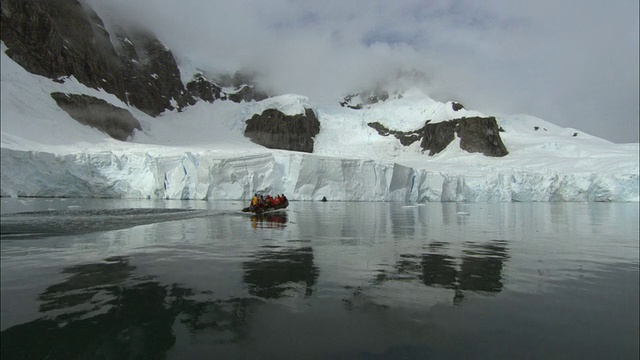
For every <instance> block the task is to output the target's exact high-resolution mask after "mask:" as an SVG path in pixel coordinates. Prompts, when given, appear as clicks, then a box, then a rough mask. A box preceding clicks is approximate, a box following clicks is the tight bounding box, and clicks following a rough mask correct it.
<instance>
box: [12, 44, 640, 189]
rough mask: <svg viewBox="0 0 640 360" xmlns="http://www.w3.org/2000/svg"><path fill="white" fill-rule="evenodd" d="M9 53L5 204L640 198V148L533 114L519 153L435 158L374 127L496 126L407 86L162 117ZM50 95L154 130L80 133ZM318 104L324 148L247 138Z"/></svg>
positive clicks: (454, 150)
mask: <svg viewBox="0 0 640 360" xmlns="http://www.w3.org/2000/svg"><path fill="white" fill-rule="evenodd" d="M5 51H6V47H5V46H4V44H2V51H1V54H0V56H1V57H2V59H1V60H2V61H1V65H2V77H1V80H2V81H1V86H2V88H1V91H0V96H1V103H2V106H1V107H0V111H1V117H2V121H1V122H0V125H1V138H0V145H1V146H0V160H1V161H0V175H1V184H0V195H1V196H3V197H80V198H86V197H94V198H142V199H146V198H150V199H201V200H247V201H248V199H249V198H250V197H251V196H252V195H253V194H254V193H255V192H270V193H284V194H286V195H287V197H288V198H289V199H291V200H301V201H310V200H320V199H322V198H323V197H326V198H327V199H328V200H331V201H404V202H430V201H435V202H507V201H567V202H569V201H570V202H591V201H611V202H638V201H639V190H638V188H639V170H638V169H639V165H638V164H639V154H638V153H639V144H635V143H634V144H613V143H611V142H609V141H606V140H603V139H600V138H597V137H595V136H591V135H589V134H586V133H583V132H581V131H579V130H576V129H570V128H561V127H558V126H556V125H554V124H551V123H548V122H546V121H544V120H542V119H539V118H537V117H534V116H530V115H510V116H502V117H496V119H497V122H498V125H499V126H500V127H501V128H502V129H503V130H504V132H502V133H501V138H502V140H503V142H504V143H505V145H506V147H507V149H508V150H509V154H508V155H507V156H505V157H502V158H489V157H485V156H483V155H481V154H471V153H467V152H465V151H463V150H461V149H460V148H459V141H460V139H458V138H456V139H455V140H454V141H453V142H452V143H451V144H450V145H449V146H448V147H447V148H446V149H445V150H444V151H443V152H441V153H439V154H436V155H434V156H427V155H426V154H424V153H423V152H422V151H421V149H420V148H419V144H417V143H414V144H412V145H411V146H402V145H401V144H400V143H399V142H398V141H397V140H396V139H395V138H393V137H392V136H389V137H384V136H380V135H379V134H378V133H377V132H376V131H375V130H374V129H372V128H370V127H369V126H368V125H367V123H369V122H379V123H381V124H383V125H385V126H386V127H388V128H392V129H396V130H402V131H410V130H414V129H417V128H420V127H422V126H424V123H425V121H426V120H430V121H431V122H432V123H435V122H440V121H446V120H450V119H453V118H456V117H457V118H459V117H464V116H484V115H483V114H481V113H479V112H477V111H473V110H467V109H461V110H459V111H457V110H454V109H453V107H452V106H451V105H452V103H451V102H446V103H443V102H438V101H435V100H433V99H431V98H430V97H429V96H428V95H427V94H426V93H425V92H424V91H423V90H422V89H408V90H407V91H405V92H404V93H403V94H402V95H403V96H402V97H397V98H394V99H389V100H387V101H384V102H381V103H378V104H372V105H370V106H366V107H365V108H363V109H361V110H354V109H349V108H342V107H340V106H338V105H337V104H338V101H336V102H335V104H334V105H333V106H321V105H318V104H314V103H313V102H312V101H311V100H310V99H309V98H307V97H304V96H301V95H295V94H290V95H281V96H276V97H272V98H268V99H265V100H263V101H260V102H255V101H252V102H242V103H233V102H229V101H215V102H214V103H206V102H203V101H201V102H198V103H197V104H196V105H194V106H190V107H188V108H186V109H184V110H183V111H180V112H178V111H166V112H165V113H163V114H161V115H160V116H158V117H156V118H152V117H150V116H148V115H147V114H144V113H143V112H141V111H139V110H138V109H136V108H134V107H130V106H128V104H125V103H123V102H122V101H120V100H118V99H117V98H116V97H115V96H114V95H112V94H109V93H107V92H105V91H103V90H102V89H92V88H88V87H86V86H84V85H82V84H80V83H79V82H78V81H77V80H76V79H74V78H73V77H69V78H67V79H64V81H63V82H54V81H52V80H51V79H47V78H44V77H42V76H38V75H34V74H31V73H28V72H27V71H26V70H24V69H23V68H22V67H20V66H19V65H18V64H16V63H15V62H14V61H13V60H11V59H10V58H9V57H8V56H7V55H6V54H5ZM52 92H63V93H74V94H86V95H89V96H93V97H96V98H99V99H103V100H105V101H107V102H109V103H110V104H112V105H114V106H117V107H120V108H124V109H127V110H129V111H130V112H131V113H132V114H133V115H134V116H135V117H136V118H137V119H138V120H139V121H140V123H141V124H142V130H141V131H136V132H135V133H134V136H133V137H132V138H130V139H128V141H117V140H115V139H112V138H110V137H109V136H108V135H106V134H104V133H102V132H100V131H98V130H96V129H94V128H91V127H89V126H85V125H82V124H80V123H78V122H77V121H75V120H73V119H72V118H71V117H70V116H69V115H68V114H67V113H66V112H64V111H62V110H61V109H60V108H58V107H57V105H56V103H55V101H54V100H53V99H52V98H51V96H50V94H51V93H52ZM269 108H274V109H278V110H280V111H282V112H283V113H285V114H287V115H294V114H299V113H303V112H304V110H305V108H312V109H313V110H314V111H315V112H316V115H317V117H318V119H319V121H320V123H321V127H320V133H319V134H318V135H317V136H316V137H315V139H314V152H313V153H301V152H290V151H283V150H272V149H267V148H265V147H262V146H260V145H257V144H254V143H252V142H251V141H250V140H249V139H248V138H246V137H245V136H244V133H243V131H244V127H245V120H247V119H249V118H251V116H252V115H253V114H256V113H261V112H262V111H264V110H265V109H269Z"/></svg>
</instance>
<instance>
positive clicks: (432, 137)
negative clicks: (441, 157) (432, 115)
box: [420, 121, 456, 156]
mask: <svg viewBox="0 0 640 360" xmlns="http://www.w3.org/2000/svg"><path fill="white" fill-rule="evenodd" d="M423 129H424V137H423V138H422V143H421V144H420V147H421V148H422V150H424V151H427V150H429V156H433V155H435V154H437V153H439V152H441V151H442V150H444V149H446V148H447V146H449V144H450V143H451V142H452V141H453V139H455V131H456V122H455V121H443V122H440V123H435V124H429V123H428V122H427V123H426V124H425V125H424V128H423Z"/></svg>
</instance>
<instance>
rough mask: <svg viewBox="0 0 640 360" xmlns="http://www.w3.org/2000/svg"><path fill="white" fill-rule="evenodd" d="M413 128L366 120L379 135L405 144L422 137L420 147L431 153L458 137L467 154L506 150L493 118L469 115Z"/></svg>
mask: <svg viewBox="0 0 640 360" xmlns="http://www.w3.org/2000/svg"><path fill="white" fill-rule="evenodd" d="M429 122H430V120H427V122H426V123H425V125H424V127H423V128H421V129H417V130H414V131H398V130H392V129H388V128H387V127H385V126H384V125H382V124H380V123H378V122H371V123H368V124H367V125H369V127H371V128H373V129H375V130H376V131H377V132H378V134H380V135H382V136H388V135H393V136H394V137H395V138H396V139H398V140H399V141H400V143H401V144H402V145H404V146H409V145H411V144H413V143H414V142H416V141H418V140H420V139H422V142H421V143H420V147H422V149H423V150H424V151H427V150H428V151H429V155H430V156H433V155H435V154H437V153H439V152H441V151H442V150H444V149H446V148H447V146H449V144H450V143H451V142H452V141H453V140H454V139H455V136H456V134H457V135H458V137H459V138H460V148H461V149H462V150H465V151H467V152H470V153H475V152H479V153H482V154H484V155H486V156H505V155H507V154H508V153H509V152H508V151H507V148H506V147H505V146H504V143H503V142H502V139H501V138H500V130H499V128H498V124H497V122H496V118H494V117H486V118H485V117H470V118H460V119H454V120H450V121H443V122H439V123H435V124H430V123H429Z"/></svg>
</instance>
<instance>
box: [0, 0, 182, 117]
mask: <svg viewBox="0 0 640 360" xmlns="http://www.w3.org/2000/svg"><path fill="white" fill-rule="evenodd" d="M1 16H2V18H1V20H2V21H1V34H2V41H3V42H4V43H5V44H6V45H7V47H8V50H7V55H9V56H10V57H11V58H12V59H14V60H15V61H16V62H17V63H18V64H20V65H21V66H22V67H24V68H25V69H26V70H27V71H29V72H32V73H34V74H38V75H42V76H46V77H49V78H51V79H59V80H58V81H63V80H62V79H61V78H64V77H68V76H72V75H73V76H74V77H75V78H76V79H78V81H80V82H81V83H83V84H85V85H87V86H89V87H92V88H96V89H97V88H102V89H104V90H106V91H107V92H109V93H112V94H114V95H116V96H117V97H118V98H119V99H121V100H122V101H124V102H126V103H127V104H131V105H133V106H135V107H137V108H138V109H140V110H142V111H144V112H146V113H147V114H149V115H151V116H156V115H158V114H160V113H161V112H163V111H164V110H166V109H169V110H172V109H174V108H175V107H176V106H177V107H178V108H182V107H185V106H187V105H189V104H194V103H195V101H194V99H193V97H192V96H191V95H190V94H189V93H188V92H187V91H186V90H185V88H184V86H183V84H182V81H181V79H180V72H179V70H178V67H177V64H176V62H175V59H174V57H173V54H172V53H171V51H169V50H168V49H167V48H166V47H165V46H164V45H162V44H161V43H160V42H159V41H158V40H157V39H155V38H154V37H152V36H149V35H145V34H138V35H137V36H136V37H135V38H133V37H130V36H128V35H126V34H125V33H124V31H119V33H117V34H115V36H114V39H115V40H117V41H115V46H114V44H112V42H111V39H110V35H109V33H108V32H107V30H105V26H104V24H103V22H102V20H101V19H100V17H99V16H98V15H97V14H96V13H95V12H94V11H93V10H91V9H89V8H88V7H86V5H83V4H81V3H80V2H78V1H75V0H48V1H37V0H2V15H1ZM174 105H175V106H174Z"/></svg>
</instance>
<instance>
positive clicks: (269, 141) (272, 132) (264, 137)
mask: <svg viewBox="0 0 640 360" xmlns="http://www.w3.org/2000/svg"><path fill="white" fill-rule="evenodd" d="M319 132H320V122H319V121H318V118H317V117H316V114H315V113H314V112H313V110H311V109H305V114H304V115H302V114H298V115H285V114H284V113H282V112H281V111H279V110H276V109H267V110H265V111H263V112H262V114H256V115H254V116H253V117H252V118H251V119H249V120H247V128H246V130H245V132H244V134H245V135H246V136H247V137H249V138H250V139H251V141H253V142H254V143H256V144H260V145H263V146H266V147H268V148H270V149H282V150H292V151H303V152H308V153H312V152H313V138H314V136H316V135H318V133H319Z"/></svg>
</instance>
